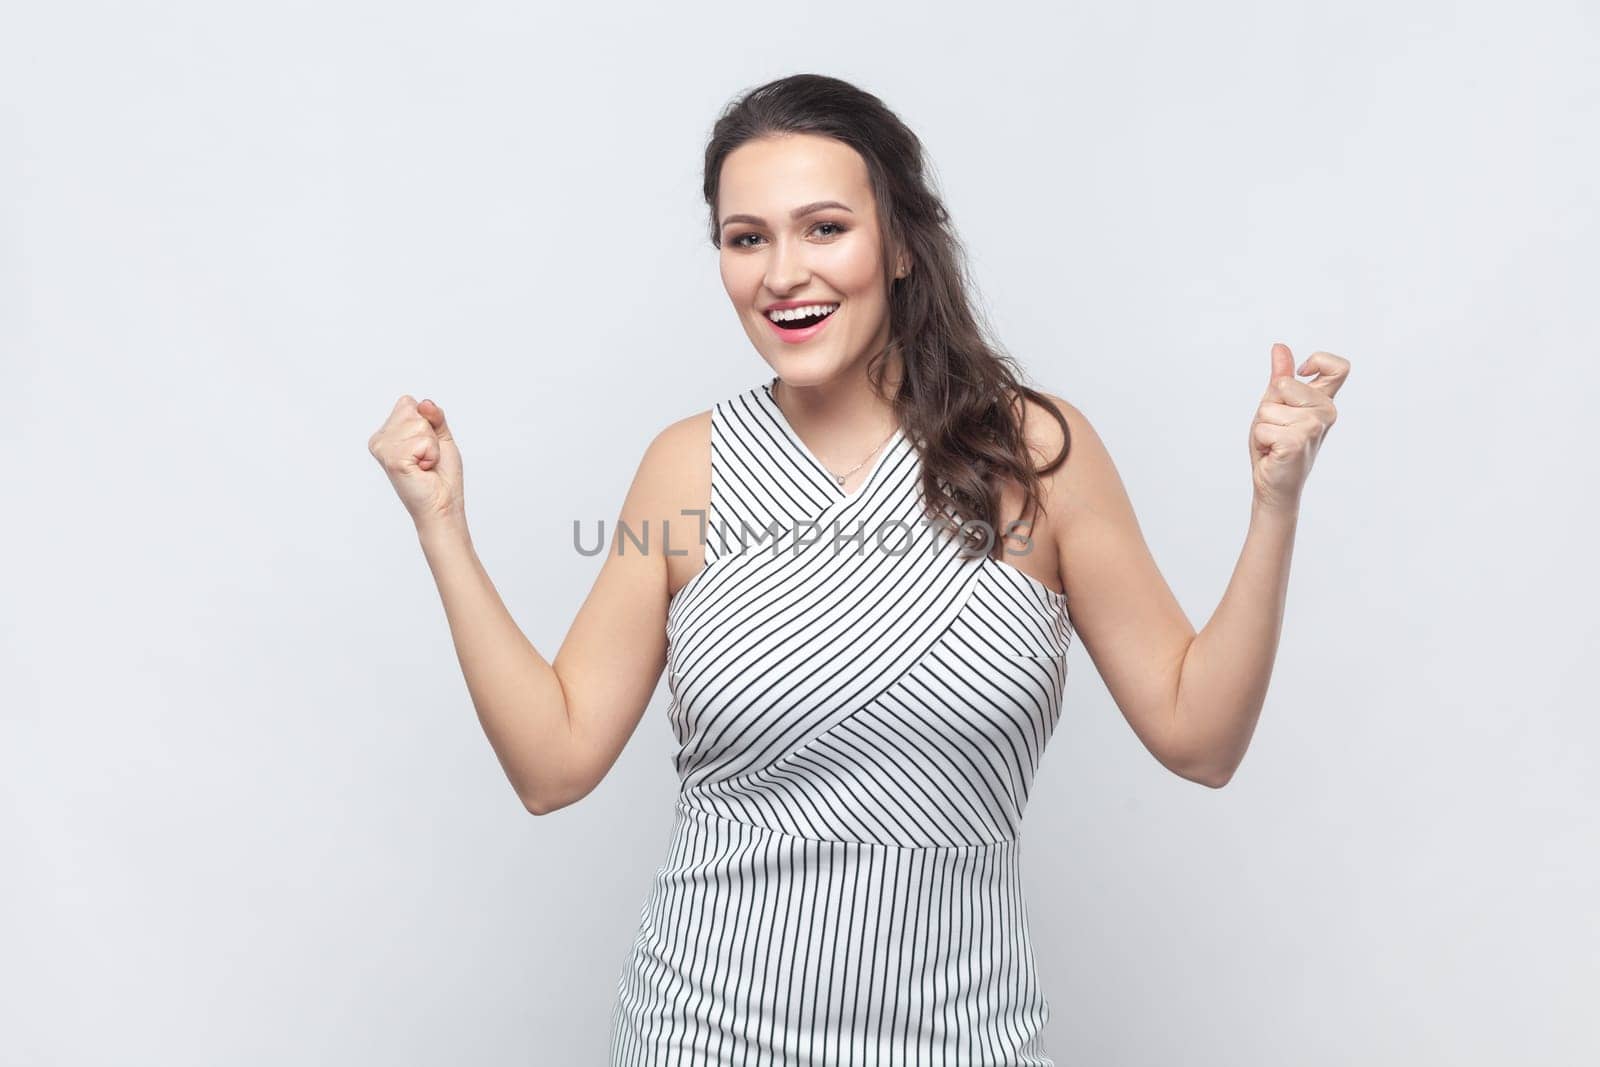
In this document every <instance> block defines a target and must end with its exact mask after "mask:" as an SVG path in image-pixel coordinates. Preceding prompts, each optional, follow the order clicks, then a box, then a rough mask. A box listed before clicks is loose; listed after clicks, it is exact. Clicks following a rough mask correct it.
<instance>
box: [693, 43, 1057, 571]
mask: <svg viewBox="0 0 1600 1067" xmlns="http://www.w3.org/2000/svg"><path fill="white" fill-rule="evenodd" d="M793 133H809V134H817V135H820V136H823V137H831V138H833V139H835V140H837V141H841V142H843V143H844V144H847V145H849V146H850V147H851V148H853V149H855V150H856V152H858V153H859V154H860V156H861V158H862V159H863V160H864V161H865V162H866V165H867V173H868V175H869V176H870V179H871V183H872V191H873V196H874V198H875V199H876V200H877V210H878V223H879V227H878V228H879V232H880V233H881V234H882V236H883V248H882V253H883V255H882V258H883V262H884V285H885V286H887V287H888V289H889V333H890V340H889V345H888V346H887V347H886V348H884V349H883V350H882V351H880V352H877V353H874V354H873V355H872V357H871V358H870V359H869V362H868V365H867V373H868V378H869V380H870V381H871V382H872V385H873V388H874V389H876V390H877V391H878V392H879V394H880V395H882V394H883V391H884V390H883V374H884V371H885V369H886V366H887V357H888V355H889V353H890V352H891V351H893V350H895V349H896V347H898V349H899V352H900V357H901V365H902V368H903V371H902V375H901V381H900V386H899V391H898V393H897V395H895V396H893V397H885V399H886V400H888V401H889V402H890V403H891V404H892V405H893V406H894V410H895V412H896V415H897V417H898V418H899V420H900V425H901V427H902V428H903V429H904V430H905V431H906V434H907V436H908V437H909V438H911V440H913V441H915V442H918V443H919V447H920V449H921V453H922V495H923V499H924V502H925V505H926V508H927V512H928V515H929V516H930V517H931V518H932V519H933V520H934V521H938V522H945V523H949V520H950V518H951V517H952V516H955V517H959V519H960V520H961V524H962V525H961V527H960V529H959V530H958V531H957V532H958V536H959V538H960V540H961V541H962V543H963V544H962V551H963V553H965V554H973V553H987V554H991V555H999V554H1000V553H1002V552H1003V551H1004V548H1005V543H1004V542H1005V537H1006V535H1007V534H1008V533H1009V531H1008V530H1002V529H1001V524H1000V490H1001V479H1008V480H1010V481H1012V482H1015V483H1017V484H1019V485H1021V486H1022V488H1023V493H1024V496H1023V508H1022V514H1023V516H1024V519H1023V520H1021V521H1023V522H1025V523H1026V524H1027V525H1029V526H1030V527H1031V519H1030V518H1028V517H1029V516H1033V515H1036V514H1037V513H1038V511H1039V510H1040V509H1042V508H1043V502H1042V500H1041V495H1040V477H1041V475H1045V474H1049V473H1051V472H1052V471H1054V470H1055V469H1056V468H1057V467H1059V466H1060V465H1061V464H1062V463H1064V462H1066V459H1067V453H1068V451H1069V450H1070V449H1071V445H1072V442H1071V437H1070V431H1069V430H1068V428H1067V423H1066V421H1065V419H1063V418H1062V416H1061V413H1060V412H1059V411H1057V410H1056V407H1055V405H1053V404H1050V403H1047V402H1046V401H1045V398H1044V397H1043V396H1042V395H1041V394H1040V393H1039V392H1038V391H1036V390H1034V389H1032V388H1030V387H1029V386H1028V385H1026V384H1024V383H1023V382H1022V380H1021V378H1022V373H1021V369H1020V368H1019V367H1018V366H1017V364H1016V361H1015V360H1014V359H1013V358H1012V357H1011V356H1009V355H1007V354H1005V352H1004V351H1003V350H1002V348H1001V346H1000V345H999V344H998V342H992V341H991V340H990V339H989V338H990V337H991V336H992V331H989V330H988V329H986V328H985V326H983V325H981V323H982V321H983V317H982V315H981V314H979V313H978V312H976V311H975V310H974V308H973V306H972V303H971V301H970V300H969V299H968V292H969V288H970V287H971V280H970V277H969V274H968V267H967V262H966V254H965V250H964V248H963V246H962V244H961V241H960V239H959V238H958V237H957V236H956V233H955V230H954V228H953V226H952V225H951V222H950V215H949V212H948V211H946V210H945V206H944V203H943V202H942V200H941V199H940V198H939V196H938V195H937V194H936V193H935V192H934V190H933V188H932V186H931V184H930V182H929V180H928V178H927V176H926V174H925V172H924V166H923V151H922V143H921V141H919V140H918V138H917V136H916V134H914V133H912V132H911V130H910V128H909V127H907V126H906V124H905V123H903V122H902V121H900V119H899V117H897V116H896V115H895V114H894V113H893V112H892V111H890V110H889V109H888V108H887V107H886V106H884V103H883V101H881V100H880V99H878V97H876V96H874V95H873V94H871V93H869V92H866V91H865V90H863V89H859V88H857V87H856V86H854V85H851V84H850V83H849V82H846V81H841V80H840V79H838V78H832V77H828V76H826V75H821V74H794V75H791V76H789V77H786V78H779V79H778V80H776V81H771V82H768V83H767V84H765V85H762V86H759V87H757V88H755V89H752V90H750V91H749V92H747V93H745V94H744V95H743V96H742V97H740V98H739V99H737V100H735V101H734V102H733V103H731V104H729V105H728V107H727V108H726V109H725V110H724V111H723V113H722V115H721V116H720V117H719V118H718V119H717V122H716V125H715V126H714V127H713V128H712V133H711V140H710V143H709V144H707V145H706V157H705V199H706V205H707V206H708V207H709V208H710V209H711V243H712V245H713V246H715V247H716V248H718V249H720V248H721V247H722V240H721V230H720V228H719V227H718V226H717V218H718V212H717V189H718V185H719V182H720V179H721V175H722V163H723V160H724V159H726V158H727V156H728V154H729V153H730V152H732V151H733V150H734V149H736V148H738V147H739V146H740V145H742V144H744V143H745V142H747V141H751V140H755V139H757V138H761V137H770V136H782V135H785V134H793ZM896 248H900V249H904V250H905V251H906V253H907V255H908V256H909V258H910V261H911V269H910V272H909V273H908V274H907V275H906V277H904V278H894V277H892V271H893V262H894V257H893V253H892V250H893V249H896ZM1022 397H1027V398H1028V399H1031V400H1033V401H1034V402H1036V403H1038V404H1040V405H1041V406H1042V407H1043V409H1044V410H1045V411H1047V412H1049V413H1050V414H1051V415H1052V416H1053V417H1054V418H1055V420H1056V421H1057V422H1058V423H1060V424H1061V433H1062V439H1063V440H1062V447H1061V453H1060V455H1058V456H1057V457H1056V458H1055V459H1054V460H1052V461H1051V462H1050V463H1049V464H1048V465H1047V466H1045V467H1043V468H1035V466H1034V463H1033V456H1032V454H1031V453H1030V451H1029V449H1028V447H1027V443H1026V440H1025V438H1024V436H1023V428H1022V418H1023V409H1022V403H1021V398H1022ZM974 522H981V523H982V524H983V525H982V526H980V527H979V528H978V529H977V530H976V531H974V530H972V529H971V528H970V524H972V523H974ZM979 541H982V542H983V543H982V545H981V546H980V545H979V544H978V542H979Z"/></svg>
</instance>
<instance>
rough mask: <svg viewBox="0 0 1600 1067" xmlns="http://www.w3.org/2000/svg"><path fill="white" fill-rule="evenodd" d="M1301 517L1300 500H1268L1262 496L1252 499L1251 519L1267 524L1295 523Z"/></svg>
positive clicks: (1296, 498) (1297, 498)
mask: <svg viewBox="0 0 1600 1067" xmlns="http://www.w3.org/2000/svg"><path fill="white" fill-rule="evenodd" d="M1299 517H1300V498H1299V497H1295V498H1294V499H1293V500H1266V499H1263V498H1262V497H1260V496H1254V497H1251V498H1250V518H1251V519H1252V520H1256V519H1259V520H1262V521H1265V522H1294V521H1295V520H1296V519H1298V518H1299Z"/></svg>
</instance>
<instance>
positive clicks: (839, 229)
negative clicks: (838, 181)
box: [728, 221, 849, 248]
mask: <svg viewBox="0 0 1600 1067" xmlns="http://www.w3.org/2000/svg"><path fill="white" fill-rule="evenodd" d="M823 226H832V227H833V229H834V232H833V233H828V234H823V236H824V237H837V236H839V234H841V233H846V232H848V230H849V227H848V226H844V225H841V224H840V223H837V222H832V221H827V222H818V223H815V224H813V225H812V227H811V229H812V230H816V229H819V228H820V227H823ZM760 236H761V235H760V234H759V233H741V234H740V235H739V236H737V237H735V238H733V239H732V240H730V241H729V242H728V245H729V246H730V247H732V248H754V247H755V246H754V245H749V244H745V239H746V238H748V237H757V238H759V237H760Z"/></svg>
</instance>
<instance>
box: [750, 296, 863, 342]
mask: <svg viewBox="0 0 1600 1067" xmlns="http://www.w3.org/2000/svg"><path fill="white" fill-rule="evenodd" d="M816 303H824V304H832V303H836V301H833V300H823V301H817V300H786V301H784V302H783V303H781V304H773V305H772V307H773V308H785V307H805V306H806V305H807V304H816ZM769 310H770V309H769ZM843 310H844V305H843V304H839V306H838V307H837V308H835V309H834V312H833V314H832V315H829V316H828V317H827V318H825V319H823V320H822V321H821V322H819V323H817V324H816V325H815V326H807V327H806V328H805V329H803V330H785V329H784V328H783V327H781V326H779V325H778V324H777V323H775V322H773V321H772V320H771V319H769V318H767V316H766V313H765V312H763V313H762V315H761V321H762V322H765V323H766V324H767V326H768V327H770V328H771V330H772V332H773V333H775V334H777V335H778V340H780V341H783V342H784V343H785V344H791V345H798V344H804V343H805V342H807V341H809V340H811V339H812V338H813V337H815V336H816V335H817V334H819V333H821V332H822V331H823V330H824V329H826V328H827V325H828V323H830V322H832V321H833V320H834V319H836V318H838V317H839V312H841V311H843Z"/></svg>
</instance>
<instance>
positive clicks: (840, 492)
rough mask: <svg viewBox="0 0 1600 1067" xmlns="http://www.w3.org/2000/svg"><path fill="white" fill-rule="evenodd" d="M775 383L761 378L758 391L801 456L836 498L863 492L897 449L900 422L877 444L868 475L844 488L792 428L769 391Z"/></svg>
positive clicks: (875, 478)
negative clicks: (876, 451) (853, 486)
mask: <svg viewBox="0 0 1600 1067" xmlns="http://www.w3.org/2000/svg"><path fill="white" fill-rule="evenodd" d="M777 384H778V379H777V378H776V377H774V378H773V379H772V380H771V381H769V382H764V383H763V384H762V385H761V388H760V390H759V392H760V393H761V396H762V398H763V399H765V401H766V404H767V408H768V410H770V411H771V412H772V415H773V418H774V419H775V420H776V421H777V423H778V426H779V427H780V428H782V430H783V433H784V436H785V437H787V438H788V439H789V441H790V443H791V444H793V445H794V447H795V450H796V451H797V452H799V454H800V457H801V458H802V459H804V460H805V461H806V462H808V463H810V464H811V465H812V466H813V467H815V468H816V469H817V472H818V474H820V475H821V476H822V479H823V480H824V481H826V482H827V484H828V487H829V488H830V489H832V490H833V492H834V495H835V496H836V497H837V498H838V499H839V500H855V499H856V498H857V497H859V496H860V495H861V494H862V493H863V492H865V491H866V490H867V488H868V487H869V486H871V485H872V483H873V482H875V481H877V479H878V473H879V472H880V471H881V470H883V467H884V464H885V463H886V462H887V461H888V459H889V456H890V455H891V454H892V453H893V452H895V451H896V450H897V449H896V446H897V445H898V444H899V443H900V440H901V439H902V438H903V437H904V436H905V431H904V428H903V427H900V426H896V427H895V428H894V432H893V433H891V434H890V435H889V439H888V440H886V441H884V443H883V444H882V445H880V446H879V447H878V455H877V458H876V459H875V460H873V463H872V466H871V468H869V469H868V471H867V476H866V477H865V478H863V479H862V480H861V484H860V485H858V486H856V487H855V488H854V489H849V490H847V489H845V488H844V486H842V485H840V484H839V479H837V478H835V477H834V476H833V472H832V471H830V470H829V469H828V466H827V464H825V463H823V462H822V461H821V460H820V459H818V458H817V457H816V454H815V453H813V452H812V451H811V449H810V448H809V447H808V446H807V445H806V443H805V442H804V441H802V440H801V439H800V435H799V434H798V433H796V432H795V428H794V426H793V424H792V423H790V422H789V416H787V415H785V414H784V413H783V409H782V408H781V407H779V406H778V398H777V397H775V396H773V395H772V387H773V386H775V385H777Z"/></svg>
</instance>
